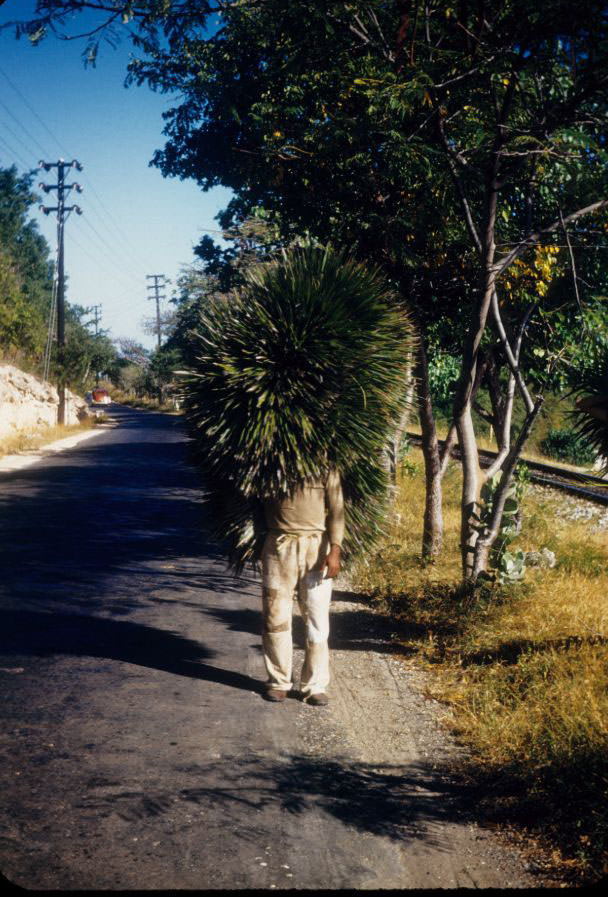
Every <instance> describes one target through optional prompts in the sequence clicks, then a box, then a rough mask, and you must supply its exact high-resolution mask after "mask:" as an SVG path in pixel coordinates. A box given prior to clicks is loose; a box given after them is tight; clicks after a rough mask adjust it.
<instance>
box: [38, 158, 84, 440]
mask: <svg viewBox="0 0 608 897" xmlns="http://www.w3.org/2000/svg"><path fill="white" fill-rule="evenodd" d="M38 167H39V168H44V170H45V171H50V170H51V168H56V169H57V183H56V184H40V185H39V186H40V188H41V189H42V190H44V192H45V193H49V192H50V191H51V190H56V191H57V205H56V206H40V209H41V211H42V212H44V214H45V215H49V214H50V213H51V212H57V361H58V363H59V382H58V384H57V392H58V393H59V408H58V409H57V423H58V424H65V380H66V372H65V276H64V253H63V229H64V224H65V220H66V218H67V217H68V215H69V214H70V212H72V211H74V212H76V213H77V214H78V215H82V209H81V208H80V206H76V205H73V206H66V204H65V198H66V194H67V193H69V191H70V190H76V192H77V193H82V187H81V186H80V184H77V183H73V184H66V182H65V174H66V171H68V170H69V169H70V168H75V169H76V170H77V171H82V165H81V164H80V162H79V161H78V160H77V159H72V161H71V162H65V161H64V160H63V159H58V160H57V162H42V161H41V162H39V163H38Z"/></svg>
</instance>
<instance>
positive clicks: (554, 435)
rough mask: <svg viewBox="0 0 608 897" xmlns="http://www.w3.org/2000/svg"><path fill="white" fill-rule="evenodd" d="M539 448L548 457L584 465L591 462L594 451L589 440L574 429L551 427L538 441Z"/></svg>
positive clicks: (593, 458)
mask: <svg viewBox="0 0 608 897" xmlns="http://www.w3.org/2000/svg"><path fill="white" fill-rule="evenodd" d="M540 448H541V450H542V451H543V452H544V453H545V455H547V456H548V457H549V458H555V459H556V460H557V461H566V462H567V463H569V464H578V465H580V466H581V467H586V466H588V465H589V464H593V462H594V460H595V452H594V451H593V450H592V448H590V445H589V442H588V441H587V440H586V439H585V438H584V437H583V436H582V435H581V434H580V433H577V432H576V431H575V430H572V429H569V428H567V427H564V428H558V427H552V428H551V429H550V430H549V432H548V433H547V435H546V436H545V438H544V439H543V440H542V441H541V443H540Z"/></svg>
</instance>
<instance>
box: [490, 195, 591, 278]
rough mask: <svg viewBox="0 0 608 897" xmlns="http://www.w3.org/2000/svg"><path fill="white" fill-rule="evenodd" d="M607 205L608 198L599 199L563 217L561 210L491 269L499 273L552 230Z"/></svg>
mask: <svg viewBox="0 0 608 897" xmlns="http://www.w3.org/2000/svg"><path fill="white" fill-rule="evenodd" d="M606 206H608V199H600V200H598V202H594V203H592V204H591V205H590V206H585V207H584V208H583V209H577V210H576V212H571V213H570V214H569V215H567V216H566V217H565V218H563V216H562V214H561V212H560V217H559V218H558V219H557V220H556V221H553V222H552V223H551V224H548V225H547V226H546V227H543V228H541V230H538V231H536V232H535V233H533V234H530V236H528V237H526V239H525V240H522V241H521V242H520V243H518V244H517V246H516V247H515V248H514V249H512V250H511V252H509V253H507V255H503V257H502V258H501V259H499V260H498V261H497V262H495V263H494V265H492V270H493V271H494V272H495V274H496V275H498V274H501V273H502V272H503V271H504V270H505V268H508V267H509V265H510V264H512V263H513V262H514V261H515V259H517V258H519V256H520V255H522V254H523V253H524V252H525V251H526V249H529V248H530V247H531V246H535V245H536V244H537V243H539V242H540V241H541V240H542V238H543V237H545V236H547V235H548V234H551V233H553V231H555V230H557V228H558V227H560V226H565V225H566V224H568V223H569V222H570V221H576V220H577V219H578V218H582V217H583V215H590V214H591V213H592V212H597V211H599V210H600V209H603V208H605V207H606Z"/></svg>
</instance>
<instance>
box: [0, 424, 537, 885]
mask: <svg viewBox="0 0 608 897" xmlns="http://www.w3.org/2000/svg"><path fill="white" fill-rule="evenodd" d="M116 416H117V418H118V422H119V426H118V427H116V428H114V429H111V430H108V431H107V432H105V433H103V434H101V435H100V436H99V437H98V438H97V439H94V440H91V441H90V442H87V443H84V444H83V445H82V446H77V447H76V448H74V449H71V450H70V451H68V452H64V453H62V454H60V455H55V456H53V457H49V458H47V459H45V460H44V461H43V462H40V463H39V464H36V465H34V466H32V467H29V468H28V469H27V470H22V471H17V472H15V473H10V474H6V475H5V478H4V479H3V490H2V493H1V494H0V555H1V556H0V564H1V565H2V571H3V578H2V582H1V583H0V687H1V688H2V696H3V698H2V705H1V708H2V709H1V713H2V727H1V728H0V795H1V797H0V804H1V807H2V813H1V814H0V870H1V871H2V872H3V873H4V874H5V875H6V876H7V877H8V879H9V880H11V881H13V882H15V883H16V884H19V885H21V886H24V887H27V888H42V889H49V888H55V889H62V890H71V889H81V888H98V889H104V888H109V889H116V888H123V889H134V888H145V889H162V888H170V889H184V888H195V889H205V888H222V889H236V888H256V887H258V888H264V889H268V890H272V889H282V888H285V887H295V888H298V889H302V888H312V889H321V888H352V889H370V888H414V887H459V886H460V887H490V886H494V887H522V886H525V885H528V884H532V885H534V884H537V883H538V882H537V881H535V880H534V879H533V878H532V876H531V875H530V874H529V873H528V872H527V871H526V868H525V863H524V861H523V859H522V858H521V857H520V856H519V855H518V854H517V852H515V851H514V850H512V849H510V848H508V847H506V846H504V845H502V844H501V843H500V842H499V841H498V840H497V839H496V838H495V837H494V836H492V835H490V834H488V833H485V832H483V831H482V830H481V829H479V828H478V827H477V825H476V819H475V806H474V804H472V802H471V800H470V797H469V796H468V795H467V793H466V789H463V788H462V787H461V786H460V785H459V784H458V782H455V781H453V780H452V779H451V778H450V776H449V775H448V774H447V773H445V772H444V771H443V767H444V765H445V764H444V761H446V762H448V761H449V757H450V756H451V754H450V751H452V750H453V747H451V746H450V745H449V743H448V741H447V740H446V738H445V737H444V736H443V735H442V734H441V733H440V731H439V729H438V728H437V726H436V724H435V723H434V722H433V720H434V717H435V715H436V712H435V710H434V709H433V707H432V706H431V705H427V704H426V703H425V702H424V700H423V699H422V697H421V696H420V694H419V691H418V686H419V683H418V682H417V680H416V674H415V673H413V672H412V671H408V670H407V669H405V668H404V667H402V666H401V665H400V664H399V663H398V662H397V661H396V660H395V659H394V658H391V655H390V650H389V649H390V645H389V643H388V641H387V639H386V633H385V632H383V631H382V625H383V624H382V623H381V621H379V619H378V618H377V617H375V616H374V615H373V614H371V613H370V612H369V610H367V609H366V608H365V607H363V606H361V605H358V604H356V603H355V602H353V601H352V600H345V599H347V598H348V596H344V595H339V594H338V595H336V599H337V600H336V601H335V603H334V615H333V624H332V625H333V634H332V639H333V645H334V647H333V651H332V665H333V676H334V679H333V683H332V687H331V694H332V696H333V701H332V704H331V705H330V707H329V708H326V709H318V708H313V707H309V706H305V705H303V704H301V703H300V702H298V701H297V700H289V701H287V702H286V703H285V704H283V705H273V704H269V703H267V702H265V701H263V700H262V699H261V697H260V694H259V691H260V684H261V682H262V680H263V679H264V671H263V663H262V658H261V654H260V637H259V632H260V613H259V605H260V601H259V583H258V582H257V581H255V579H254V578H243V579H240V580H236V579H234V578H233V577H231V576H230V575H229V574H227V573H226V571H225V567H224V564H223V561H222V560H221V558H220V557H219V556H218V554H217V550H216V548H215V547H214V545H213V544H212V543H211V542H209V541H208V540H207V539H206V537H205V536H204V525H205V521H204V520H203V519H202V516H201V504H200V500H201V493H200V488H199V484H198V480H197V478H196V476H195V474H194V472H193V471H192V470H191V469H190V468H189V467H188V465H187V464H186V462H185V455H184V442H183V435H182V433H181V431H180V429H179V421H178V420H176V419H175V418H171V417H167V416H162V415H156V414H142V413H139V412H136V411H127V410H125V409H123V410H119V411H118V412H117V413H116ZM202 533H203V534H202ZM298 623H299V620H296V626H295V635H296V639H297V640H298V639H299V640H300V641H299V644H301V632H300V627H299V625H297V624H298ZM300 653H301V652H300ZM297 660H299V658H297Z"/></svg>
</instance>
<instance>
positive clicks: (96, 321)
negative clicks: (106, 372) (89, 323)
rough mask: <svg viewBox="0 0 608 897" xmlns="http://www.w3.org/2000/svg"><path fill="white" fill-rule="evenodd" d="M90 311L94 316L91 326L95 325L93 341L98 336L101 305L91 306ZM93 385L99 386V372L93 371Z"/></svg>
mask: <svg viewBox="0 0 608 897" xmlns="http://www.w3.org/2000/svg"><path fill="white" fill-rule="evenodd" d="M90 311H92V312H93V313H94V315H95V317H94V319H93V324H95V339H97V337H98V336H99V322H100V321H101V303H100V304H99V305H92V306H91V308H90ZM95 385H96V386H99V371H95Z"/></svg>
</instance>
